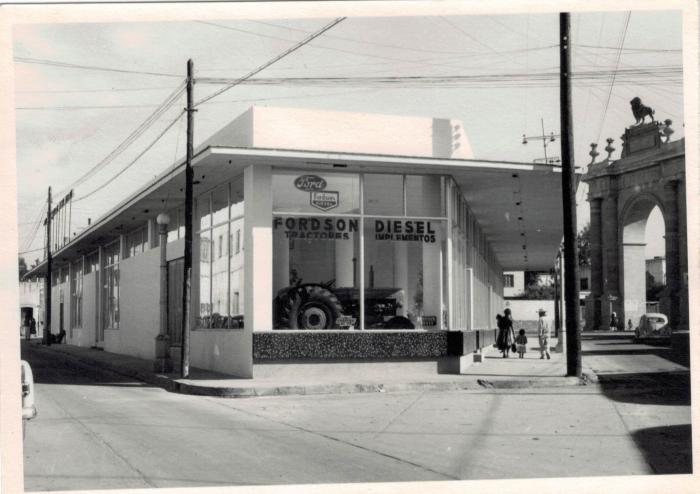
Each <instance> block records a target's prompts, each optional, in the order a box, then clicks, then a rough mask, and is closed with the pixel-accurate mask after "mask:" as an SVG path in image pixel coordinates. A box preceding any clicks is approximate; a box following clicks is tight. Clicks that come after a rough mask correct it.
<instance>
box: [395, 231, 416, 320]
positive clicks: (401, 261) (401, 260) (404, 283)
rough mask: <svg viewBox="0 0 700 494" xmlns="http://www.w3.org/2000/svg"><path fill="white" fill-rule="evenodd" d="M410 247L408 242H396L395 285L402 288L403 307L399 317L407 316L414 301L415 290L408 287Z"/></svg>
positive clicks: (399, 311)
mask: <svg viewBox="0 0 700 494" xmlns="http://www.w3.org/2000/svg"><path fill="white" fill-rule="evenodd" d="M408 270H409V265H408V245H407V243H406V242H394V285H393V286H395V287H398V288H401V294H402V300H401V301H400V302H401V305H402V307H401V308H400V309H398V310H397V311H396V312H397V315H400V316H404V317H405V316H406V312H407V309H408V307H409V306H410V305H411V304H412V301H413V290H412V289H411V287H410V286H408Z"/></svg>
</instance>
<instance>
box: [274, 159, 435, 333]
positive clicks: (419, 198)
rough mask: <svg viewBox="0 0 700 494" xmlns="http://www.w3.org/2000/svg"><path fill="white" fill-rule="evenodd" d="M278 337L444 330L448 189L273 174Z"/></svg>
mask: <svg viewBox="0 0 700 494" xmlns="http://www.w3.org/2000/svg"><path fill="white" fill-rule="evenodd" d="M272 184H273V189H272V192H273V198H274V200H273V242H274V245H273V290H274V293H275V294H276V295H275V300H274V303H273V324H274V327H275V328H276V329H414V328H424V329H443V328H446V324H445V322H444V319H445V318H444V314H443V312H444V310H443V307H442V297H443V292H444V280H445V268H444V266H445V260H444V252H445V220H446V215H445V205H444V192H443V191H444V187H445V180H444V178H443V177H441V176H437V175H436V176H425V177H423V176H413V175H402V174H394V175H391V174H348V173H315V174H313V173H304V172H292V171H287V170H285V171H275V172H273V177H272Z"/></svg>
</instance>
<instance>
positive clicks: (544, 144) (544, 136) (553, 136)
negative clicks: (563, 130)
mask: <svg viewBox="0 0 700 494" xmlns="http://www.w3.org/2000/svg"><path fill="white" fill-rule="evenodd" d="M540 124H541V125H542V135H541V136H526V135H525V134H523V144H527V143H528V139H535V140H539V141H542V148H543V149H544V163H545V164H546V165H548V164H550V163H551V164H554V163H559V162H560V161H561V160H560V159H559V158H558V157H556V156H554V157H552V158H551V160H550V158H549V157H547V143H548V142H554V141H556V140H557V137H561V135H559V134H555V133H554V132H550V133H549V135H547V134H545V133H544V118H540ZM534 161H535V163H537V162H538V161H542V158H538V159H535V160H534Z"/></svg>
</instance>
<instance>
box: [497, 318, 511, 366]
mask: <svg viewBox="0 0 700 494" xmlns="http://www.w3.org/2000/svg"><path fill="white" fill-rule="evenodd" d="M496 322H497V325H498V336H497V337H496V346H497V347H498V349H499V350H500V351H501V352H502V353H503V358H508V353H509V352H510V351H511V347H512V346H514V345H515V333H514V332H513V318H512V316H511V315H510V309H506V310H504V311H503V315H501V314H498V315H497V316H496Z"/></svg>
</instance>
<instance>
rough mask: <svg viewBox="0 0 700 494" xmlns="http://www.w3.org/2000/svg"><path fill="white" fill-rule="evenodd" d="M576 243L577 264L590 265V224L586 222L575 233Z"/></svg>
mask: <svg viewBox="0 0 700 494" xmlns="http://www.w3.org/2000/svg"><path fill="white" fill-rule="evenodd" d="M576 244H577V245H578V265H579V266H590V265H591V224H590V223H587V224H586V226H584V227H583V228H582V229H581V231H580V232H578V234H577V235H576Z"/></svg>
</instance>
